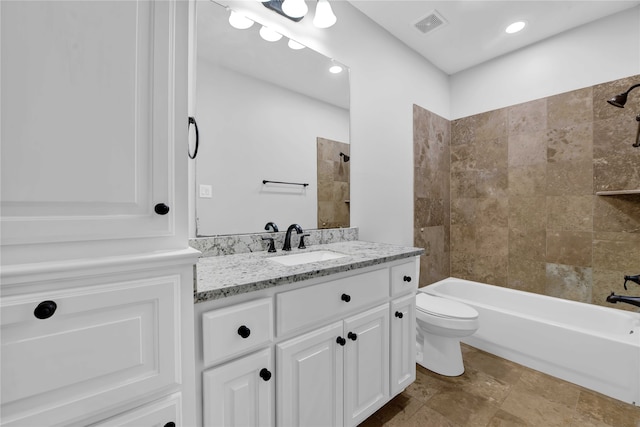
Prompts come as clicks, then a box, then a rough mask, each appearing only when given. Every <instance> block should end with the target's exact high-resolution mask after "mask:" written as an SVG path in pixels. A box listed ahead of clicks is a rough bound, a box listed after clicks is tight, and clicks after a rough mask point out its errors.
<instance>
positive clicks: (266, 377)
mask: <svg viewBox="0 0 640 427" xmlns="http://www.w3.org/2000/svg"><path fill="white" fill-rule="evenodd" d="M260 378H262V379H263V380H265V381H269V380H270V379H271V372H269V370H268V369H267V368H262V369H260Z"/></svg>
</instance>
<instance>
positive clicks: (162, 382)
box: [0, 276, 181, 426]
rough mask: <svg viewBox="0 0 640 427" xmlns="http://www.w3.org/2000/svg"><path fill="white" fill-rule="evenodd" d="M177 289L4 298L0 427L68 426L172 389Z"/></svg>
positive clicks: (139, 287) (141, 285) (156, 281)
mask: <svg viewBox="0 0 640 427" xmlns="http://www.w3.org/2000/svg"><path fill="white" fill-rule="evenodd" d="M179 287H180V277H179V276H166V277H165V276H163V277H157V278H151V279H146V280H138V281H127V282H119V283H113V284H107V285H96V286H87V287H84V288H73V289H68V290H59V291H55V292H50V293H41V294H27V295H24V296H10V297H5V298H3V299H2V302H1V312H0V315H1V318H2V333H1V337H2V341H1V342H2V393H1V396H2V409H1V411H0V412H1V414H2V419H1V420H0V421H1V422H2V424H3V425H7V426H8V425H58V424H61V425H62V424H69V423H71V422H73V421H79V420H81V419H82V418H85V417H87V416H88V415H90V414H94V413H98V412H100V411H105V410H108V409H111V408H113V407H115V406H117V405H123V404H126V403H128V402H131V401H133V400H135V399H138V398H140V397H141V396H143V395H145V394H150V393H154V392H160V391H162V390H170V389H177V388H178V386H179V384H180V381H181V374H180V372H181V366H180V363H181V361H180V357H179V353H178V351H177V349H178V348H179V345H178V342H179V339H180V317H179V313H180V307H179V299H178V298H176V294H177V293H178V289H179ZM54 304H55V305H54Z"/></svg>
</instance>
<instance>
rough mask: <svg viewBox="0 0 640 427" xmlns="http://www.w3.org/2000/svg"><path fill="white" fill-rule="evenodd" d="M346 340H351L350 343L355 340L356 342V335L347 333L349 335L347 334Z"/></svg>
mask: <svg viewBox="0 0 640 427" xmlns="http://www.w3.org/2000/svg"><path fill="white" fill-rule="evenodd" d="M347 338H349V339H350V340H352V341H355V340H357V339H358V335H357V334H356V333H354V332H349V333H348V334H347Z"/></svg>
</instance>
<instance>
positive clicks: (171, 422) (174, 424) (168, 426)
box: [164, 421, 176, 427]
mask: <svg viewBox="0 0 640 427" xmlns="http://www.w3.org/2000/svg"><path fill="white" fill-rule="evenodd" d="M164 427H176V423H174V422H173V421H169V422H168V423H166V424H165V425H164Z"/></svg>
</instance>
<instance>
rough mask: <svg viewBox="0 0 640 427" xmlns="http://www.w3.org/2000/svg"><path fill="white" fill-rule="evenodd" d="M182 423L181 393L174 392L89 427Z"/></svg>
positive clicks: (150, 426) (154, 426)
mask: <svg viewBox="0 0 640 427" xmlns="http://www.w3.org/2000/svg"><path fill="white" fill-rule="evenodd" d="M171 423H173V426H181V425H182V395H181V394H180V393H176V394H173V395H171V396H170V397H167V398H165V399H161V400H159V401H156V402H153V403H149V404H148V405H144V406H141V407H140V408H136V409H134V410H131V411H129V412H125V413H124V414H122V415H118V416H116V417H113V418H109V419H108V420H105V421H102V422H99V423H97V424H91V427H140V426H145V427H168V426H171V425H172V424H171Z"/></svg>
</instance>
